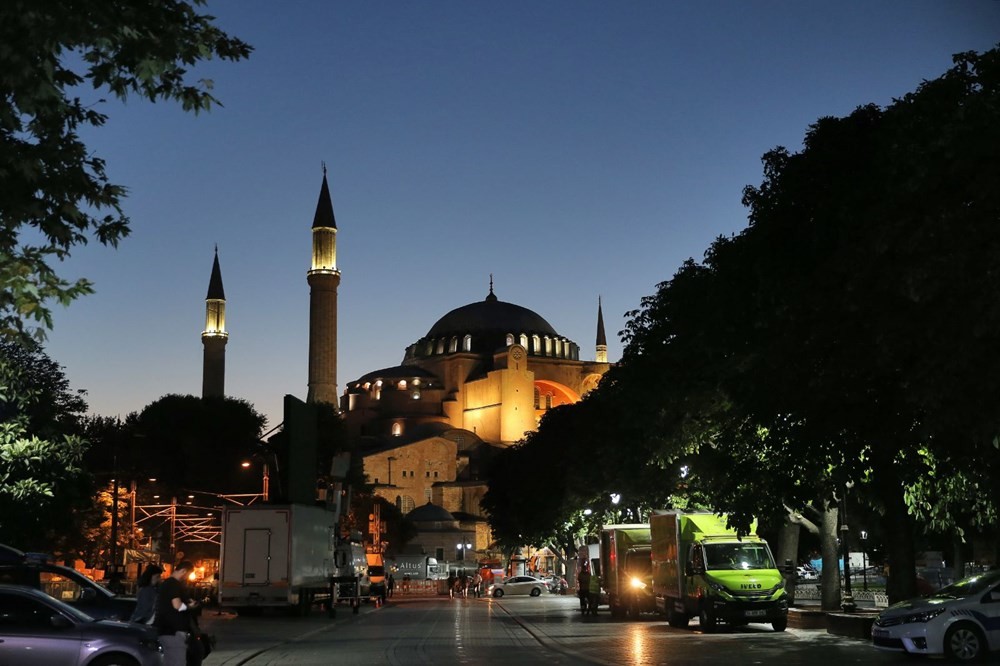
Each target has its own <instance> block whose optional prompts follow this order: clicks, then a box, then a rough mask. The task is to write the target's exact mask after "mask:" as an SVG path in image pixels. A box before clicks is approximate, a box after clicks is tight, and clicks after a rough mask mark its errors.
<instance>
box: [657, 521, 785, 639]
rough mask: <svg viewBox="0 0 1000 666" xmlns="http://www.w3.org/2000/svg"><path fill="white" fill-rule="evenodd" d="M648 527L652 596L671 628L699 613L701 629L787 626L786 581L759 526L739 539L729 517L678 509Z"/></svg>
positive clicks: (684, 622) (780, 627)
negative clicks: (761, 624) (724, 625)
mask: <svg viewBox="0 0 1000 666" xmlns="http://www.w3.org/2000/svg"><path fill="white" fill-rule="evenodd" d="M755 527H756V524H755V525H754V526H753V528H755ZM649 529H650V537H651V542H652V543H651V551H650V560H651V563H652V568H653V594H654V596H655V599H656V607H657V610H658V611H660V612H661V613H663V614H665V615H666V616H667V619H668V621H669V623H670V626H672V627H686V626H687V625H688V621H689V620H690V619H691V618H692V617H697V618H698V620H699V623H700V625H701V628H702V630H703V631H713V630H714V629H715V627H716V626H717V624H718V623H719V622H725V623H728V624H730V625H732V626H741V625H745V624H748V623H750V622H764V623H770V624H771V626H773V627H774V630H775V631H784V630H785V627H786V626H787V625H788V597H787V595H786V593H785V581H784V578H783V576H782V574H781V572H780V571H779V570H778V568H777V566H775V564H774V558H773V557H772V556H771V550H770V548H768V546H767V542H766V541H764V540H763V539H761V538H760V537H758V536H757V535H756V534H754V531H755V529H751V533H750V534H749V535H746V536H744V537H743V538H740V537H738V536H737V534H736V532H735V531H733V530H731V529H729V528H728V527H727V526H726V517H725V516H717V515H715V514H711V513H680V512H672V513H660V514H653V515H652V516H650V518H649Z"/></svg>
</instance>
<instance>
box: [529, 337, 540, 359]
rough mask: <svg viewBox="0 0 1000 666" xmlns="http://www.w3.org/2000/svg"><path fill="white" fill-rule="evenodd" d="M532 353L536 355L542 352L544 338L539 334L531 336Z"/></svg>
mask: <svg viewBox="0 0 1000 666" xmlns="http://www.w3.org/2000/svg"><path fill="white" fill-rule="evenodd" d="M531 353H532V354H535V355H536V356H538V355H541V353H542V339H541V338H540V337H538V336H537V335H533V336H531Z"/></svg>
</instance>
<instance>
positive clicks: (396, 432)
mask: <svg viewBox="0 0 1000 666" xmlns="http://www.w3.org/2000/svg"><path fill="white" fill-rule="evenodd" d="M402 434H403V424H402V423H393V424H392V436H393V437H399V436H400V435H402Z"/></svg>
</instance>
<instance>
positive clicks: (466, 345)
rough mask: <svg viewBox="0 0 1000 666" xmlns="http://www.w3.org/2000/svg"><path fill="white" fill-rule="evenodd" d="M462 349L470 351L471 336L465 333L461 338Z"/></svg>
mask: <svg viewBox="0 0 1000 666" xmlns="http://www.w3.org/2000/svg"><path fill="white" fill-rule="evenodd" d="M462 351H467V352H470V351H472V336H471V335H466V336H465V337H464V338H462Z"/></svg>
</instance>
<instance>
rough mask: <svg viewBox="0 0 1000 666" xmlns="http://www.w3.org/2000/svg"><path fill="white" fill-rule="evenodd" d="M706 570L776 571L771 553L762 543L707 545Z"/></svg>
mask: <svg viewBox="0 0 1000 666" xmlns="http://www.w3.org/2000/svg"><path fill="white" fill-rule="evenodd" d="M705 568H706V569H707V570H709V571H719V570H726V569H730V570H732V569H737V570H742V569H774V568H775V566H774V560H773V559H771V552H770V551H769V550H768V549H767V546H766V545H764V544H762V543H711V544H705Z"/></svg>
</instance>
